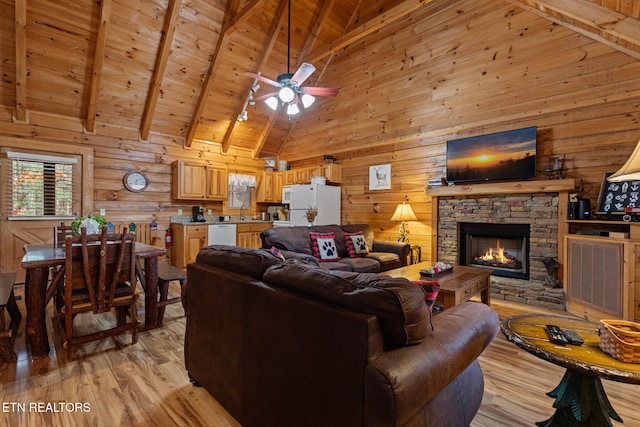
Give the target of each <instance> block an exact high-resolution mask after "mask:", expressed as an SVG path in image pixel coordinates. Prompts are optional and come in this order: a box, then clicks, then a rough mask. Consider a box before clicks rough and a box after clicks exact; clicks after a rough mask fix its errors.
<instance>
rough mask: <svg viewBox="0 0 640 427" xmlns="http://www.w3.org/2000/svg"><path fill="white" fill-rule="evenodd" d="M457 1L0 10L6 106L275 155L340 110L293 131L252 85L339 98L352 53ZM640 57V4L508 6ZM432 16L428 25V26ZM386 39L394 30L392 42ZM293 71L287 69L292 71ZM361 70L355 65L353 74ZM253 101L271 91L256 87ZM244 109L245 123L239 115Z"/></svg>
mask: <svg viewBox="0 0 640 427" xmlns="http://www.w3.org/2000/svg"><path fill="white" fill-rule="evenodd" d="M461 3H464V2H463V1H461V0H458V1H449V0H377V1H365V0H340V1H336V0H292V1H291V28H290V32H291V42H290V43H291V48H290V55H289V56H288V49H287V35H288V30H289V28H288V25H287V21H288V19H287V11H288V9H287V0H228V1H225V0H100V1H95V0H94V1H92V0H29V1H27V0H0V24H1V25H0V36H1V38H0V52H1V55H2V65H1V66H2V76H3V79H2V82H1V84H0V101H1V104H2V107H3V109H5V110H7V111H9V112H10V114H11V115H12V117H13V120H14V121H15V122H17V123H29V121H30V114H31V113H33V112H38V113H41V114H48V115H50V116H52V117H57V118H60V119H65V120H72V121H77V122H79V123H81V124H82V126H83V128H84V130H85V131H86V132H89V133H94V132H96V133H100V132H101V129H102V128H105V127H115V128H125V129H133V130H137V131H138V132H139V135H140V139H142V140H147V139H149V138H150V136H152V135H154V134H162V135H168V136H173V137H176V138H179V139H181V140H182V141H183V144H184V146H185V147H190V146H191V145H192V144H193V141H195V140H198V141H208V142H214V143H219V144H221V145H222V149H223V151H227V150H228V149H229V147H231V146H233V147H240V148H243V149H248V150H252V151H253V153H254V156H256V157H262V156H265V155H277V154H278V153H280V152H281V150H282V148H283V146H285V145H286V144H287V141H288V140H289V138H291V137H292V135H293V136H295V135H298V136H300V135H304V131H303V129H304V123H305V121H309V120H329V119H330V117H329V116H330V114H331V108H330V106H331V105H332V103H334V102H340V95H338V96H337V97H336V98H320V99H318V100H317V101H316V104H314V106H312V107H311V108H310V109H309V110H306V111H303V113H302V114H301V116H300V119H299V120H296V119H289V118H287V116H286V115H285V114H283V113H282V112H279V113H273V112H271V111H270V110H269V109H268V108H266V107H265V106H263V105H251V99H250V95H252V94H253V93H252V87H254V83H255V81H254V79H252V78H250V77H247V76H246V75H245V74H244V73H245V72H248V71H250V72H255V73H261V74H262V75H263V76H266V77H269V78H271V79H275V78H276V77H277V76H278V75H279V74H282V73H285V72H287V71H291V72H292V73H293V72H294V71H295V70H296V69H297V67H298V66H299V64H301V63H302V62H309V63H312V64H314V65H315V67H316V71H315V73H313V74H312V75H311V77H310V78H309V79H308V80H307V81H306V82H305V84H304V86H327V87H336V88H338V89H339V88H341V87H342V86H343V85H344V84H345V81H347V80H348V81H353V80H354V79H355V80H357V75H355V77H354V74H356V73H358V70H360V69H361V68H362V67H363V64H362V60H361V59H359V58H355V57H354V58H353V59H352V61H351V63H353V64H355V65H354V66H353V67H351V68H350V69H345V68H340V69H337V68H336V67H332V59H333V58H334V56H335V55H337V54H339V53H340V52H342V51H343V50H344V49H345V48H347V47H349V46H350V47H353V46H357V45H358V44H366V43H367V41H368V40H369V38H370V37H373V36H374V35H376V37H380V34H382V35H384V36H385V37H390V38H391V37H393V34H394V33H393V29H394V28H403V26H405V25H409V24H410V23H412V22H414V20H415V17H416V16H419V17H420V19H430V17H432V16H437V15H438V13H440V12H442V11H444V10H446V9H450V8H456V7H457V6H459V5H460V4H461ZM500 3H501V4H502V5H509V4H510V5H512V6H514V7H517V8H520V9H524V10H526V11H529V12H531V13H534V14H536V15H539V16H542V17H544V18H545V19H548V20H550V21H552V22H554V23H555V24H558V25H561V26H564V27H567V28H570V29H571V30H573V31H575V32H577V33H579V34H581V35H583V36H586V37H589V38H592V39H595V40H597V41H599V42H601V43H604V44H606V45H607V46H609V47H611V48H613V49H616V50H618V51H621V52H624V53H625V54H627V55H630V56H632V57H634V58H636V59H640V21H639V18H640V2H637V1H629V0H505V1H503V2H500ZM422 17H425V18H422ZM385 32H388V34H386V33H385ZM289 61H290V70H288V68H289V66H288V63H289ZM358 61H360V62H358ZM260 86H261V87H260V88H258V89H257V90H256V91H255V96H261V95H263V94H265V93H268V92H269V91H270V90H271V89H272V88H271V87H268V85H266V84H264V83H260ZM245 110H246V111H247V115H248V120H246V121H242V122H241V121H238V120H237V117H238V115H239V114H241V113H242V112H243V111H245Z"/></svg>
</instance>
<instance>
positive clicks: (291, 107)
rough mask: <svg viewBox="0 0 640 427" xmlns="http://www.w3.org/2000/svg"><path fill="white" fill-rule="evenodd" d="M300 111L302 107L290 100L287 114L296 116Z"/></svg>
mask: <svg viewBox="0 0 640 427" xmlns="http://www.w3.org/2000/svg"><path fill="white" fill-rule="evenodd" d="M299 112H300V108H298V106H297V105H296V103H295V102H290V103H289V105H287V114H288V115H290V116H295V115H296V114H298V113H299Z"/></svg>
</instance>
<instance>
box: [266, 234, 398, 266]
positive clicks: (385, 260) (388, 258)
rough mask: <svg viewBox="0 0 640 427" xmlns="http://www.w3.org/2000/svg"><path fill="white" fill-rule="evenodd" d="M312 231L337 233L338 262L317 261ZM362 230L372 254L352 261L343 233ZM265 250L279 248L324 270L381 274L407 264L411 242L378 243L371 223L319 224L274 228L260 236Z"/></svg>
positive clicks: (288, 254) (286, 256) (285, 255)
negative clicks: (314, 255)
mask: <svg viewBox="0 0 640 427" xmlns="http://www.w3.org/2000/svg"><path fill="white" fill-rule="evenodd" d="M309 231H315V232H320V233H334V235H335V243H336V249H337V250H338V256H339V257H340V260H339V261H332V262H316V261H317V260H316V259H315V258H314V257H313V252H312V250H311V242H310V239H309ZM358 231H361V232H362V233H363V235H364V239H365V241H366V243H367V248H368V249H369V252H368V253H367V254H366V255H365V256H362V257H354V258H351V257H350V256H349V253H348V252H347V247H346V244H345V237H344V233H355V232H358ZM260 238H261V240H262V247H263V248H265V249H270V248H271V247H276V248H278V249H279V250H280V251H281V252H282V254H283V255H284V257H285V258H300V259H306V260H308V261H310V262H312V263H313V262H315V263H316V264H317V265H318V266H319V267H320V268H323V269H325V270H344V271H357V272H359V273H378V272H380V271H387V270H391V269H394V268H399V267H403V266H405V265H407V257H408V256H409V252H410V246H409V244H408V243H400V242H393V241H388V240H376V239H375V237H374V235H373V230H372V229H371V227H370V226H369V225H368V224H345V225H316V226H312V227H305V226H302V227H275V228H267V229H266V230H263V231H262V232H261V233H260Z"/></svg>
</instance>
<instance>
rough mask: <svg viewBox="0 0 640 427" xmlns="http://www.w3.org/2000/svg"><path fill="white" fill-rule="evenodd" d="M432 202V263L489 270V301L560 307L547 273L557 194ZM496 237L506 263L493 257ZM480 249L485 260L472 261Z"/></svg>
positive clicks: (554, 242)
mask: <svg viewBox="0 0 640 427" xmlns="http://www.w3.org/2000/svg"><path fill="white" fill-rule="evenodd" d="M437 203H438V208H437V209H438V220H437V221H438V252H437V254H438V261H444V262H448V263H451V264H458V265H465V264H466V265H472V266H474V267H485V268H492V269H493V270H494V271H495V273H494V274H493V275H492V276H491V298H496V299H502V300H512V301H516V302H520V303H524V304H530V305H539V306H546V307H549V308H554V309H559V310H564V309H565V295H564V292H563V290H562V288H561V287H558V281H557V278H555V277H552V275H551V274H550V272H549V270H548V265H549V261H550V260H552V261H554V262H555V260H557V259H558V193H552V192H548V193H547V192H543V193H523V194H487V195H473V196H449V197H447V196H440V197H438V198H437ZM498 239H499V240H500V242H499V245H500V248H501V249H503V251H504V252H507V255H508V257H506V259H505V261H504V263H505V264H506V265H500V263H498V262H495V259H494V258H495V256H496V255H495V254H496V253H498V252H500V248H497V247H496V246H497V244H498V242H497V240H498ZM485 246H488V247H489V249H487V250H484V248H485ZM483 250H484V252H485V253H486V252H487V251H490V253H489V254H485V255H486V257H487V259H486V260H484V261H478V260H475V261H474V257H477V256H478V255H480V254H479V253H478V252H482V251H483ZM510 258H511V259H510ZM483 263H484V264H485V265H479V264H483ZM560 286H561V284H560Z"/></svg>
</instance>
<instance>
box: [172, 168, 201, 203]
mask: <svg viewBox="0 0 640 427" xmlns="http://www.w3.org/2000/svg"><path fill="white" fill-rule="evenodd" d="M171 166H172V172H173V173H172V179H173V182H172V189H173V198H174V199H179V200H185V199H186V200H203V199H204V198H205V193H206V191H207V175H206V169H205V167H204V166H203V165H201V164H196V163H189V162H184V161H182V160H178V161H175V162H173V164H172V165H171Z"/></svg>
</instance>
